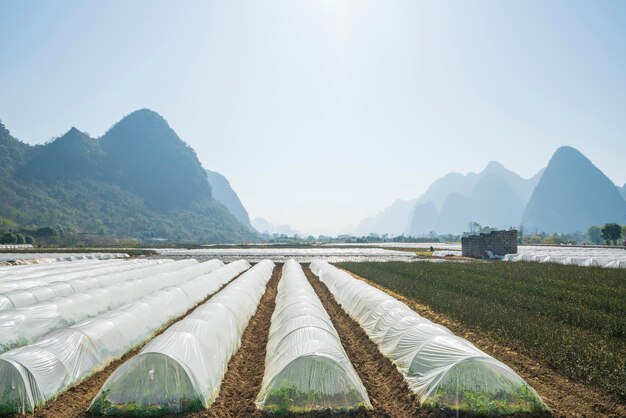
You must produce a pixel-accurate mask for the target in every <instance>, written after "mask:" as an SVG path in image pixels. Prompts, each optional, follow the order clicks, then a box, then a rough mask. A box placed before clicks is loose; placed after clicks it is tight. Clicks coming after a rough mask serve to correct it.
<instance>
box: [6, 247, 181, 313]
mask: <svg viewBox="0 0 626 418" xmlns="http://www.w3.org/2000/svg"><path fill="white" fill-rule="evenodd" d="M164 264H168V265H167V266H162V265H164ZM176 268H180V266H177V265H176V264H175V263H173V262H172V260H167V259H165V260H142V262H141V263H129V262H127V264H126V266H122V267H121V268H119V269H116V270H114V271H106V269H102V270H105V271H102V272H99V273H98V274H93V273H92V272H91V270H89V271H87V272H85V273H88V275H85V276H82V275H79V276H71V275H69V274H67V275H66V274H54V275H51V276H46V277H44V278H39V279H37V280H36V281H35V280H19V281H17V282H10V283H7V285H11V287H17V286H18V285H21V284H22V283H23V282H30V283H33V282H35V283H36V284H35V285H34V286H29V287H23V288H21V289H17V290H12V291H8V290H5V289H3V288H2V283H0V312H5V311H10V310H13V309H16V308H23V307H26V306H30V305H34V304H36V303H39V302H43V301H45V300H48V299H53V298H55V297H62V296H69V295H71V294H74V293H79V292H84V291H86V290H89V289H93V288H97V287H105V286H108V285H111V284H114V283H119V282H121V281H124V280H130V279H137V278H140V277H142V276H146V275H148V274H152V273H153V272H156V273H159V272H163V273H164V272H167V271H172V270H175V269H176ZM93 269H94V270H99V269H97V268H93ZM42 279H45V280H42Z"/></svg>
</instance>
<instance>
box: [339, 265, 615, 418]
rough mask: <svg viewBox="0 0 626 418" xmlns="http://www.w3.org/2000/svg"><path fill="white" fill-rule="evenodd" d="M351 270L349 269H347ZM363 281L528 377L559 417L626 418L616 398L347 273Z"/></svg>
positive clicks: (364, 279)
mask: <svg viewBox="0 0 626 418" xmlns="http://www.w3.org/2000/svg"><path fill="white" fill-rule="evenodd" d="M346 271H347V270H346ZM347 272H348V273H350V274H351V275H352V276H354V277H355V278H357V279H359V280H363V281H364V282H366V283H368V284H370V285H371V286H374V287H376V288H378V289H381V290H383V291H384V292H386V293H388V294H390V295H392V296H393V297H395V298H396V299H398V300H400V301H402V302H404V303H405V304H407V305H408V306H410V307H411V308H412V309H413V310H415V311H416V312H417V313H419V314H420V315H422V316H423V317H425V318H428V319H430V320H431V321H433V322H435V323H438V324H441V325H443V326H445V327H447V328H448V329H450V331H452V332H454V333H455V334H456V335H458V336H461V337H463V338H465V339H467V340H468V341H470V342H471V343H473V344H474V345H476V346H477V347H478V348H480V349H481V350H483V351H484V352H486V353H487V354H489V355H491V356H493V357H495V358H496V359H498V360H500V361H502V362H503V363H504V364H506V365H507V366H509V367H511V368H512V369H513V370H515V372H516V373H517V374H519V375H520V376H521V377H523V378H524V380H526V381H527V382H528V383H529V384H530V385H531V386H532V387H533V388H534V389H535V390H536V391H537V393H539V395H540V396H541V397H542V398H543V400H544V401H545V402H546V404H547V405H548V406H549V407H550V409H552V412H553V414H554V416H557V417H626V405H624V404H623V403H620V402H619V401H618V400H617V399H616V398H615V397H613V396H611V395H609V394H607V393H605V392H603V391H601V390H599V389H596V388H593V387H590V386H587V385H584V384H583V383H580V382H574V381H572V380H570V379H568V378H567V377H565V376H563V375H562V374H561V373H559V372H557V371H555V370H553V369H551V368H550V367H548V366H546V365H544V364H541V363H540V362H538V361H537V360H536V359H533V358H532V357H529V356H526V355H524V354H521V353H519V352H517V351H515V350H513V349H512V348H510V347H506V346H503V345H502V344H500V343H499V342H496V341H495V340H494V339H493V338H490V337H489V336H488V335H486V334H485V333H484V332H481V331H479V330H475V329H471V328H468V327H465V326H463V325H462V324H461V323H459V322H456V321H454V320H452V319H450V318H449V317H447V316H446V315H443V314H441V313H439V312H435V311H433V310H432V309H430V308H429V307H428V306H426V305H422V304H420V303H418V302H416V301H414V300H411V299H409V298H407V297H405V296H403V295H401V294H398V293H395V292H393V291H391V290H389V289H387V288H385V287H383V286H380V285H378V284H376V283H374V282H371V281H369V280H367V279H366V278H363V277H360V276H358V275H356V274H354V273H352V272H350V271H347Z"/></svg>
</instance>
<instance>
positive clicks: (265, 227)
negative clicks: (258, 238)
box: [251, 218, 299, 237]
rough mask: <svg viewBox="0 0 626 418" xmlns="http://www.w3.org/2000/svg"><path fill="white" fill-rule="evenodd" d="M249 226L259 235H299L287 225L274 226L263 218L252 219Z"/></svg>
mask: <svg viewBox="0 0 626 418" xmlns="http://www.w3.org/2000/svg"><path fill="white" fill-rule="evenodd" d="M251 224H252V226H253V227H254V229H256V230H257V231H259V232H260V233H261V234H268V235H274V234H278V235H287V236H289V237H291V236H293V235H299V232H298V231H296V230H294V229H293V228H292V227H290V226H289V225H286V224H285V225H282V224H274V223H271V222H269V221H268V220H267V219H264V218H254V219H252V221H251Z"/></svg>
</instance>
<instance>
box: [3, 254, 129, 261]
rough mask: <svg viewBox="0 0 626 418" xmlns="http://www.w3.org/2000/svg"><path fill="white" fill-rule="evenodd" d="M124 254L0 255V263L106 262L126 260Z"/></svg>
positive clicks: (126, 256) (126, 255)
mask: <svg viewBox="0 0 626 418" xmlns="http://www.w3.org/2000/svg"><path fill="white" fill-rule="evenodd" d="M128 257H129V255H128V254H126V253H22V252H19V253H0V261H13V262H16V263H17V264H20V262H24V264H29V263H31V262H34V263H37V262H40V261H41V262H46V263H50V262H54V261H76V260H106V259H109V258H128Z"/></svg>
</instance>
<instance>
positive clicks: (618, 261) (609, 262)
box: [503, 248, 626, 268]
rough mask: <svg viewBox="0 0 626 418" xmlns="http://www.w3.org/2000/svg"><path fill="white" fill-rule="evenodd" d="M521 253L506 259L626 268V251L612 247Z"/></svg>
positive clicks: (536, 250) (529, 250)
mask: <svg viewBox="0 0 626 418" xmlns="http://www.w3.org/2000/svg"><path fill="white" fill-rule="evenodd" d="M522 251H523V252H521V253H520V254H507V255H505V256H504V258H503V260H504V261H513V262H517V261H530V262H535V263H557V264H564V265H575V266H583V267H606V268H626V251H624V250H623V249H612V248H606V249H605V248H589V249H584V248H571V249H563V250H560V251H559V250H558V249H557V250H554V249H551V250H545V249H542V248H539V249H524V250H522Z"/></svg>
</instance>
